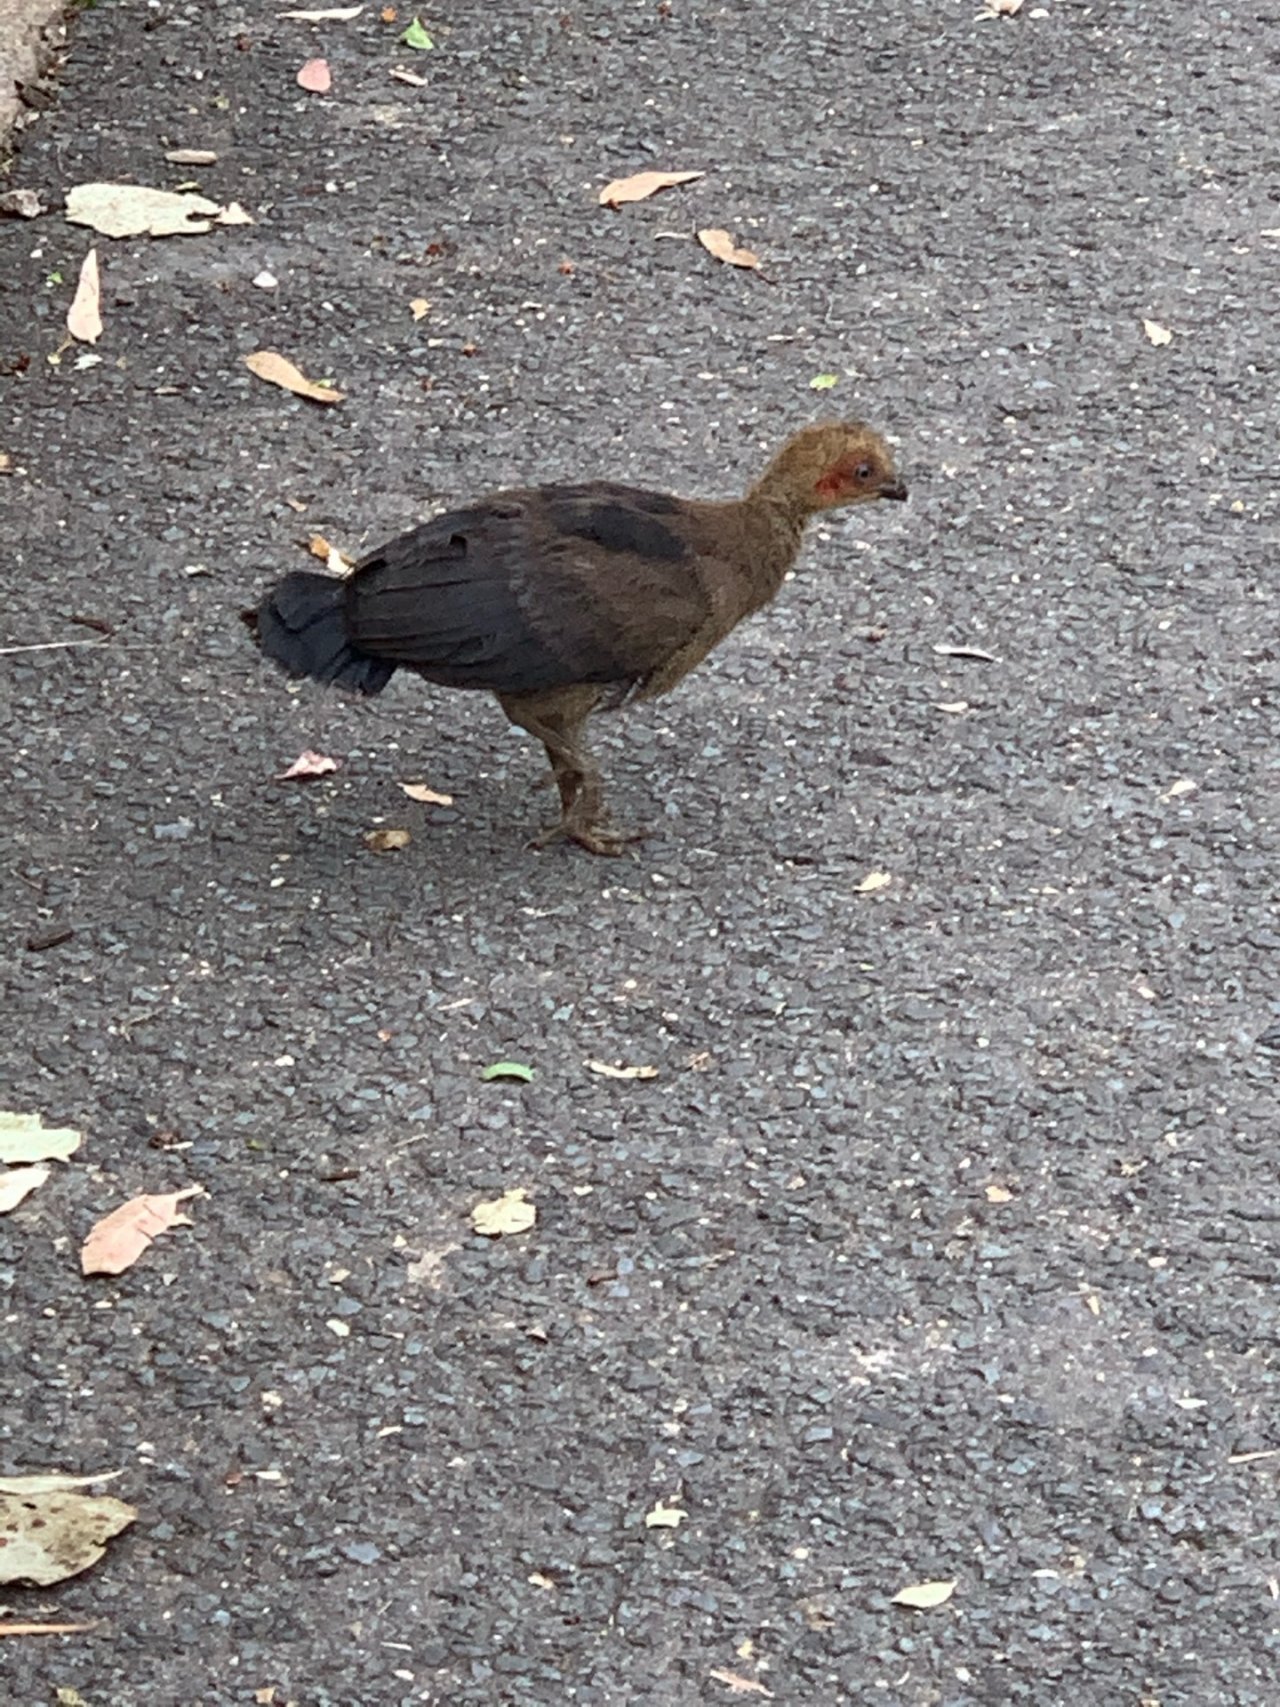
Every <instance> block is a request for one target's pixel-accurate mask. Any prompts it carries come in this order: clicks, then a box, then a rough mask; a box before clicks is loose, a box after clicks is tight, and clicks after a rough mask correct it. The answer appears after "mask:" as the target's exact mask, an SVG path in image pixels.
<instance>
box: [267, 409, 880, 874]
mask: <svg viewBox="0 0 1280 1707" xmlns="http://www.w3.org/2000/svg"><path fill="white" fill-rule="evenodd" d="M905 496H906V492H905V489H904V488H903V487H902V486H901V485H900V484H899V483H898V481H897V477H896V475H895V474H894V472H893V464H892V461H891V459H890V457H889V453H888V451H887V450H886V448H885V447H884V445H883V443H882V442H881V441H880V440H879V439H878V438H877V437H876V435H875V434H874V433H872V432H871V430H870V429H869V428H866V427H863V426H861V425H860V424H858V423H851V424H848V425H844V424H841V425H837V426H829V427H816V428H809V429H808V430H807V432H805V433H800V434H797V435H796V437H795V438H793V439H791V440H790V441H788V444H787V445H786V446H784V448H783V450H782V451H781V452H780V453H779V455H778V457H776V458H775V459H774V462H773V463H771V464H770V467H769V469H768V470H767V471H766V473H765V475H764V476H763V477H762V479H761V480H760V481H759V482H758V483H757V484H756V485H755V486H754V487H752V489H751V491H750V492H748V494H747V495H746V497H745V498H743V499H740V500H737V501H732V502H713V501H707V500H701V499H688V498H673V497H669V496H668V495H667V494H665V493H662V492H653V491H647V490H645V489H643V488H639V487H631V486H622V485H616V484H613V483H610V482H606V481H596V482H590V483H587V484H585V485H562V486H542V487H533V488H525V489H517V490H512V491H507V492H498V493H495V494H493V495H492V496H490V497H488V498H485V499H482V500H480V501H479V502H478V503H476V504H473V505H470V506H468V507H467V508H465V509H460V510H453V511H450V512H448V513H447V514H445V515H441V516H437V517H436V518H435V519H434V520H432V521H429V522H425V523H423V524H422V525H421V526H420V527H416V528H412V529H411V530H410V531H409V532H408V533H404V534H400V535H399V536H398V537H396V538H395V539H392V540H390V541H388V542H387V543H386V544H385V545H383V546H380V547H379V548H378V549H377V550H375V551H372V552H370V553H369V554H368V555H367V556H366V557H365V558H363V559H362V560H361V562H359V563H358V564H357V565H356V567H355V568H354V569H353V570H352V572H351V574H350V575H349V576H347V577H346V578H345V579H343V580H335V579H334V578H333V577H331V576H326V575H319V574H314V573H308V572H305V571H295V572H294V573H293V574H291V575H286V576H285V578H284V579H283V581H281V582H280V583H279V585H278V586H277V587H276V588H275V589H274V590H273V591H272V592H271V593H270V594H268V596H267V598H266V599H265V600H264V601H263V603H262V605H261V606H260V608H259V610H258V613H257V630H258V638H259V642H260V644H261V646H262V649H263V651H264V652H266V654H267V655H268V656H269V657H271V658H273V659H274V660H275V661H276V662H277V663H279V664H281V665H282V666H283V667H284V668H285V669H286V670H288V671H289V672H290V674H292V675H306V676H312V677H315V678H316V679H317V680H319V681H324V682H331V683H334V684H335V685H337V686H340V687H346V688H349V689H351V690H353V691H355V692H357V693H364V694H373V693H379V692H380V691H381V690H382V688H383V687H385V686H386V683H387V682H388V681H389V680H390V677H391V675H392V674H393V672H394V671H395V670H396V669H407V670H411V671H413V672H415V673H416V674H418V675H421V676H424V677H426V679H427V680H428V681H432V682H437V683H439V684H440V685H442V686H444V687H454V688H483V689H486V690H487V691H489V692H491V693H494V694H496V695H497V697H498V699H499V701H500V703H501V705H502V707H503V710H504V711H505V712H506V714H507V716H508V717H509V718H510V720H511V721H512V722H513V723H516V724H518V725H519V726H520V727H522V728H524V729H527V730H528V731H529V732H530V733H531V734H533V735H536V736H537V737H538V738H539V739H540V740H541V741H542V742H543V745H544V746H545V748H546V751H547V756H548V758H549V760H550V762H551V767H552V770H553V772H554V774H555V778H556V782H557V784H558V785H559V789H560V797H561V805H562V817H561V821H560V823H559V825H557V826H556V828H555V831H554V832H553V833H554V835H557V836H560V835H563V836H567V837H569V838H570V839H572V840H574V841H577V842H579V843H580V844H581V845H582V846H584V847H587V848H589V849H590V850H591V851H593V852H597V853H617V852H620V851H621V849H622V847H623V846H624V845H625V841H626V839H627V838H626V837H625V836H623V835H621V834H620V833H619V832H618V831H616V830H613V829H611V828H610V827H609V826H608V824H607V821H606V817H605V813H604V809H603V805H602V799H601V793H602V791H601V782H600V775H599V772H598V770H597V769H596V768H595V766H594V764H593V763H592V762H591V760H590V759H589V758H588V757H587V755H586V752H585V750H584V747H583V744H582V729H583V725H584V724H585V722H586V719H587V718H588V717H589V716H590V714H591V712H592V711H594V710H595V709H596V708H597V707H598V706H600V705H602V704H605V705H608V704H614V705H616V704H620V703H621V702H622V701H623V700H624V699H627V698H629V697H638V698H653V697H656V696H657V695H659V694H663V693H667V692H669V691H670V689H671V688H673V687H674V686H675V685H676V683H677V682H678V681H679V680H680V679H681V678H682V677H683V676H685V675H686V674H687V673H688V672H689V671H690V670H691V669H693V668H694V667H695V665H697V664H699V663H700V662H701V661H702V659H703V658H705V657H706V655H707V653H708V652H710V651H711V649H712V647H714V646H715V645H717V644H718V643H719V641H721V640H723V639H724V637H725V635H727V634H728V633H729V632H730V630H731V629H733V628H734V627H736V625H737V624H738V623H739V622H740V621H741V620H742V619H743V618H744V617H745V616H748V615H750V614H751V612H752V611H755V610H758V609H760V607H761V606H762V605H765V604H767V603H768V601H769V600H770V599H771V598H772V597H773V596H774V594H775V593H776V592H777V590H778V588H779V587H780V586H781V584H782V581H783V579H784V577H785V575H786V573H787V570H788V569H789V568H790V566H791V564H792V563H793V562H794V561H795V557H796V554H797V552H798V551H799V548H800V542H801V539H802V536H803V533H804V527H805V523H806V521H807V520H808V518H809V516H810V515H812V514H813V513H815V511H817V510H820V509H828V508H833V507H835V506H836V505H838V504H841V503H853V502H857V501H859V499H861V498H864V497H865V498H874V497H905Z"/></svg>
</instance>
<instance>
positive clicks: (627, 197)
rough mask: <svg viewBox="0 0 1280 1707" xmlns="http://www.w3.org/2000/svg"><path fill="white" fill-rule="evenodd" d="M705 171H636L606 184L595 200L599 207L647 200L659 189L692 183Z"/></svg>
mask: <svg viewBox="0 0 1280 1707" xmlns="http://www.w3.org/2000/svg"><path fill="white" fill-rule="evenodd" d="M706 175H707V174H706V173H705V172H636V173H634V174H633V175H632V176H631V177H630V178H615V179H614V180H613V181H612V183H609V184H606V185H605V187H604V188H603V189H602V190H601V192H600V194H599V196H598V197H597V200H598V201H599V203H600V205H601V207H621V206H622V204H623V202H642V201H647V200H648V198H649V197H650V196H652V195H656V194H657V192H658V191H659V190H668V189H671V188H672V187H673V186H674V185H676V184H692V183H693V182H694V181H695V179H697V178H705V177H706Z"/></svg>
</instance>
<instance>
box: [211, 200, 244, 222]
mask: <svg viewBox="0 0 1280 1707" xmlns="http://www.w3.org/2000/svg"><path fill="white" fill-rule="evenodd" d="M213 223H214V224H215V225H252V224H253V215H252V214H251V213H246V212H245V211H244V209H243V208H242V207H241V206H240V203H239V202H228V203H227V205H226V207H224V208H222V209H221V210H220V211H219V212H218V213H215V214H214V216H213Z"/></svg>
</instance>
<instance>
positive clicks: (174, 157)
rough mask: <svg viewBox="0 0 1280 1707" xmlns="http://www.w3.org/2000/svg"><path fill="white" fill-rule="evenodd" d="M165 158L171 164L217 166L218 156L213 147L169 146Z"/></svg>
mask: <svg viewBox="0 0 1280 1707" xmlns="http://www.w3.org/2000/svg"><path fill="white" fill-rule="evenodd" d="M164 157H165V159H166V160H167V161H168V162H169V164H170V165H171V166H216V165H217V164H218V156H217V155H216V154H215V153H214V152H213V150H212V148H168V149H166V150H165V156H164Z"/></svg>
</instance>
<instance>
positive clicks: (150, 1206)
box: [80, 1185, 204, 1274]
mask: <svg viewBox="0 0 1280 1707" xmlns="http://www.w3.org/2000/svg"><path fill="white" fill-rule="evenodd" d="M203 1191H204V1187H203V1186H199V1185H189V1186H187V1187H186V1188H185V1189H184V1190H182V1191H165V1192H147V1193H144V1194H143V1195H142V1196H141V1197H131V1198H130V1199H129V1201H128V1203H122V1204H121V1205H120V1207H119V1208H118V1209H113V1210H112V1211H111V1213H110V1215H104V1216H103V1218H102V1219H101V1221H97V1222H95V1223H94V1225H93V1226H92V1227H91V1228H90V1230H89V1236H88V1238H87V1239H86V1240H85V1242H84V1244H83V1246H82V1247H81V1250H80V1272H81V1273H82V1274H123V1273H124V1271H125V1270H126V1269H127V1268H132V1267H133V1265H134V1263H135V1262H137V1260H138V1258H139V1257H140V1256H141V1255H142V1253H143V1252H144V1251H145V1250H146V1248H147V1246H148V1245H150V1244H151V1242H152V1241H153V1240H154V1239H158V1238H159V1236H160V1234H161V1233H167V1232H168V1231H169V1229H170V1228H171V1227H189V1226H190V1225H191V1217H190V1216H189V1215H183V1214H182V1213H181V1212H180V1210H179V1209H178V1205H179V1204H180V1203H182V1202H184V1201H185V1200H186V1199H187V1198H188V1197H198V1196H199V1195H200V1194H201V1193H202V1192H203Z"/></svg>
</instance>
